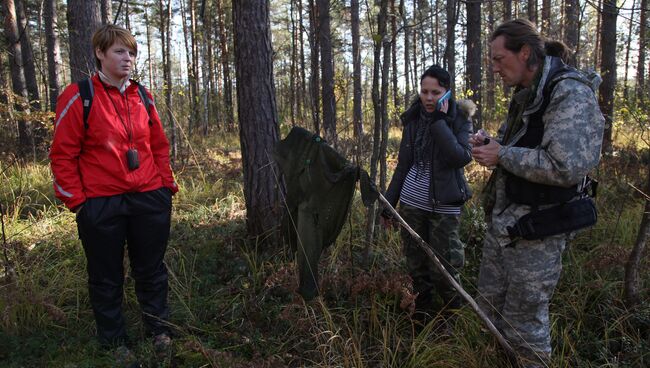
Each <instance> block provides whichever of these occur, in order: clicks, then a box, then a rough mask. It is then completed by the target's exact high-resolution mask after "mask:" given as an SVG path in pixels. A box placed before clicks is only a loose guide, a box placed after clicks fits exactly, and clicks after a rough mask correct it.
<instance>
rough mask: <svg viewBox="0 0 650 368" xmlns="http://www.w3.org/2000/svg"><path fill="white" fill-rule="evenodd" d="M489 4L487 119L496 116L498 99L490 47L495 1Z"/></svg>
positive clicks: (486, 76)
mask: <svg viewBox="0 0 650 368" xmlns="http://www.w3.org/2000/svg"><path fill="white" fill-rule="evenodd" d="M487 6H488V24H487V36H486V37H485V41H486V42H485V45H486V47H485V49H486V51H487V62H486V65H487V67H486V69H487V70H486V72H485V79H486V85H487V91H486V96H485V97H486V107H487V111H488V113H487V115H489V117H488V118H486V119H487V120H491V119H493V118H494V113H493V111H494V107H495V106H496V101H495V98H494V94H495V93H496V81H495V79H494V71H493V69H492V48H491V47H490V43H489V41H490V35H492V32H493V31H494V2H492V1H488V3H487Z"/></svg>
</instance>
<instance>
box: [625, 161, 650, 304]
mask: <svg viewBox="0 0 650 368" xmlns="http://www.w3.org/2000/svg"><path fill="white" fill-rule="evenodd" d="M647 175H648V178H647V179H646V188H645V194H646V196H647V195H648V194H650V171H649V172H648V174H647ZM648 238H650V200H648V199H647V198H646V201H645V206H644V209H643V216H642V218H641V225H639V232H638V233H637V237H636V242H635V243H634V248H632V252H631V253H630V256H629V258H628V260H627V262H626V263H625V285H624V290H623V296H624V299H625V304H626V305H627V307H628V308H632V307H634V306H636V305H638V304H639V303H640V302H641V295H640V288H641V280H640V277H639V268H640V267H641V260H642V258H643V255H644V253H645V248H646V243H647V242H648Z"/></svg>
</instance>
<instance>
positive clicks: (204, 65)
mask: <svg viewBox="0 0 650 368" xmlns="http://www.w3.org/2000/svg"><path fill="white" fill-rule="evenodd" d="M206 7H207V9H206ZM211 9H212V5H211V2H210V3H209V4H208V3H207V2H206V1H205V0H203V1H201V8H200V12H199V19H200V20H201V32H200V40H201V42H200V48H199V51H200V54H201V55H200V58H201V81H202V83H203V91H202V93H201V105H202V106H201V112H202V115H201V124H202V128H203V129H202V134H203V135H204V136H207V135H208V130H209V128H210V126H209V124H210V118H211V116H210V96H211V94H212V89H211V88H210V87H211V86H210V81H211V80H210V74H211V72H212V70H209V69H210V68H209V64H210V60H211V59H212V47H211V45H212V44H211V39H210V35H211V34H212V32H211V30H212V26H211V23H212V17H211V13H212V11H211ZM206 10H207V13H208V16H207V17H206Z"/></svg>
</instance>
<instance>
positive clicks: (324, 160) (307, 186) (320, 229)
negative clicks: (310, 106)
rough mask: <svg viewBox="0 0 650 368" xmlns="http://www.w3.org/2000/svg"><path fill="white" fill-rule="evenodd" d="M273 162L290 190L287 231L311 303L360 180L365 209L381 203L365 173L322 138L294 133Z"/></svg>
mask: <svg viewBox="0 0 650 368" xmlns="http://www.w3.org/2000/svg"><path fill="white" fill-rule="evenodd" d="M274 157H275V159H276V161H277V162H278V165H279V166H280V169H281V170H282V173H283V174H284V179H285V183H286V187H287V198H286V201H287V207H288V210H289V216H287V217H286V219H285V228H286V229H288V232H289V234H290V237H289V238H290V241H291V244H292V246H293V247H295V248H294V249H295V250H296V251H297V252H298V254H297V259H298V272H299V274H300V286H299V288H298V293H300V295H302V297H303V298H304V299H305V300H311V299H313V298H314V297H316V296H317V295H318V294H319V292H318V261H319V259H320V256H321V252H322V251H323V250H324V249H325V248H327V247H328V246H330V245H331V244H332V243H334V241H335V240H336V237H337V236H338V234H339V233H340V232H341V228H342V227H343V223H344V222H345V219H346V217H347V213H348V210H349V208H350V203H351V202H352V198H353V197H354V188H355V184H356V182H357V180H358V179H359V180H361V196H362V199H363V202H364V204H365V205H366V206H369V205H370V204H372V202H374V201H375V200H376V199H377V197H378V193H377V190H376V188H375V187H374V185H372V184H371V183H370V179H369V178H368V174H367V173H366V172H365V171H364V170H362V169H360V168H359V167H358V166H355V165H352V164H351V163H349V162H348V161H347V160H346V159H345V157H343V156H341V155H340V154H339V153H338V152H337V151H336V150H334V149H333V148H332V147H330V146H329V145H327V143H326V142H325V141H324V140H323V139H322V138H321V137H320V136H318V135H316V134H313V133H311V132H309V131H307V130H305V129H303V128H300V127H294V128H293V129H291V132H289V135H287V137H286V138H285V139H283V140H282V141H280V142H279V143H278V144H277V145H276V147H275V152H274Z"/></svg>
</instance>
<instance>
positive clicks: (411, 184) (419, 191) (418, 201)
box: [400, 163, 460, 215]
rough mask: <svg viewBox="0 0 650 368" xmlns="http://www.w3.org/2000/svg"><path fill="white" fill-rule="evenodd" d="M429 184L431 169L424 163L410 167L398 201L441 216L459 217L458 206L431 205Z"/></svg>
mask: <svg viewBox="0 0 650 368" xmlns="http://www.w3.org/2000/svg"><path fill="white" fill-rule="evenodd" d="M430 182H431V167H430V165H429V164H428V163H425V164H424V165H423V167H420V168H419V167H418V165H417V164H414V165H413V166H411V169H410V170H409V172H408V174H407V175H406V179H405V180H404V185H403V186H402V192H401V193H400V201H401V202H402V203H403V204H406V205H409V206H411V207H415V208H417V209H420V210H423V211H427V212H435V213H440V214H443V215H460V207H459V206H450V205H444V204H436V205H435V206H434V205H433V202H432V201H431V200H430V199H429V183H430Z"/></svg>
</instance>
